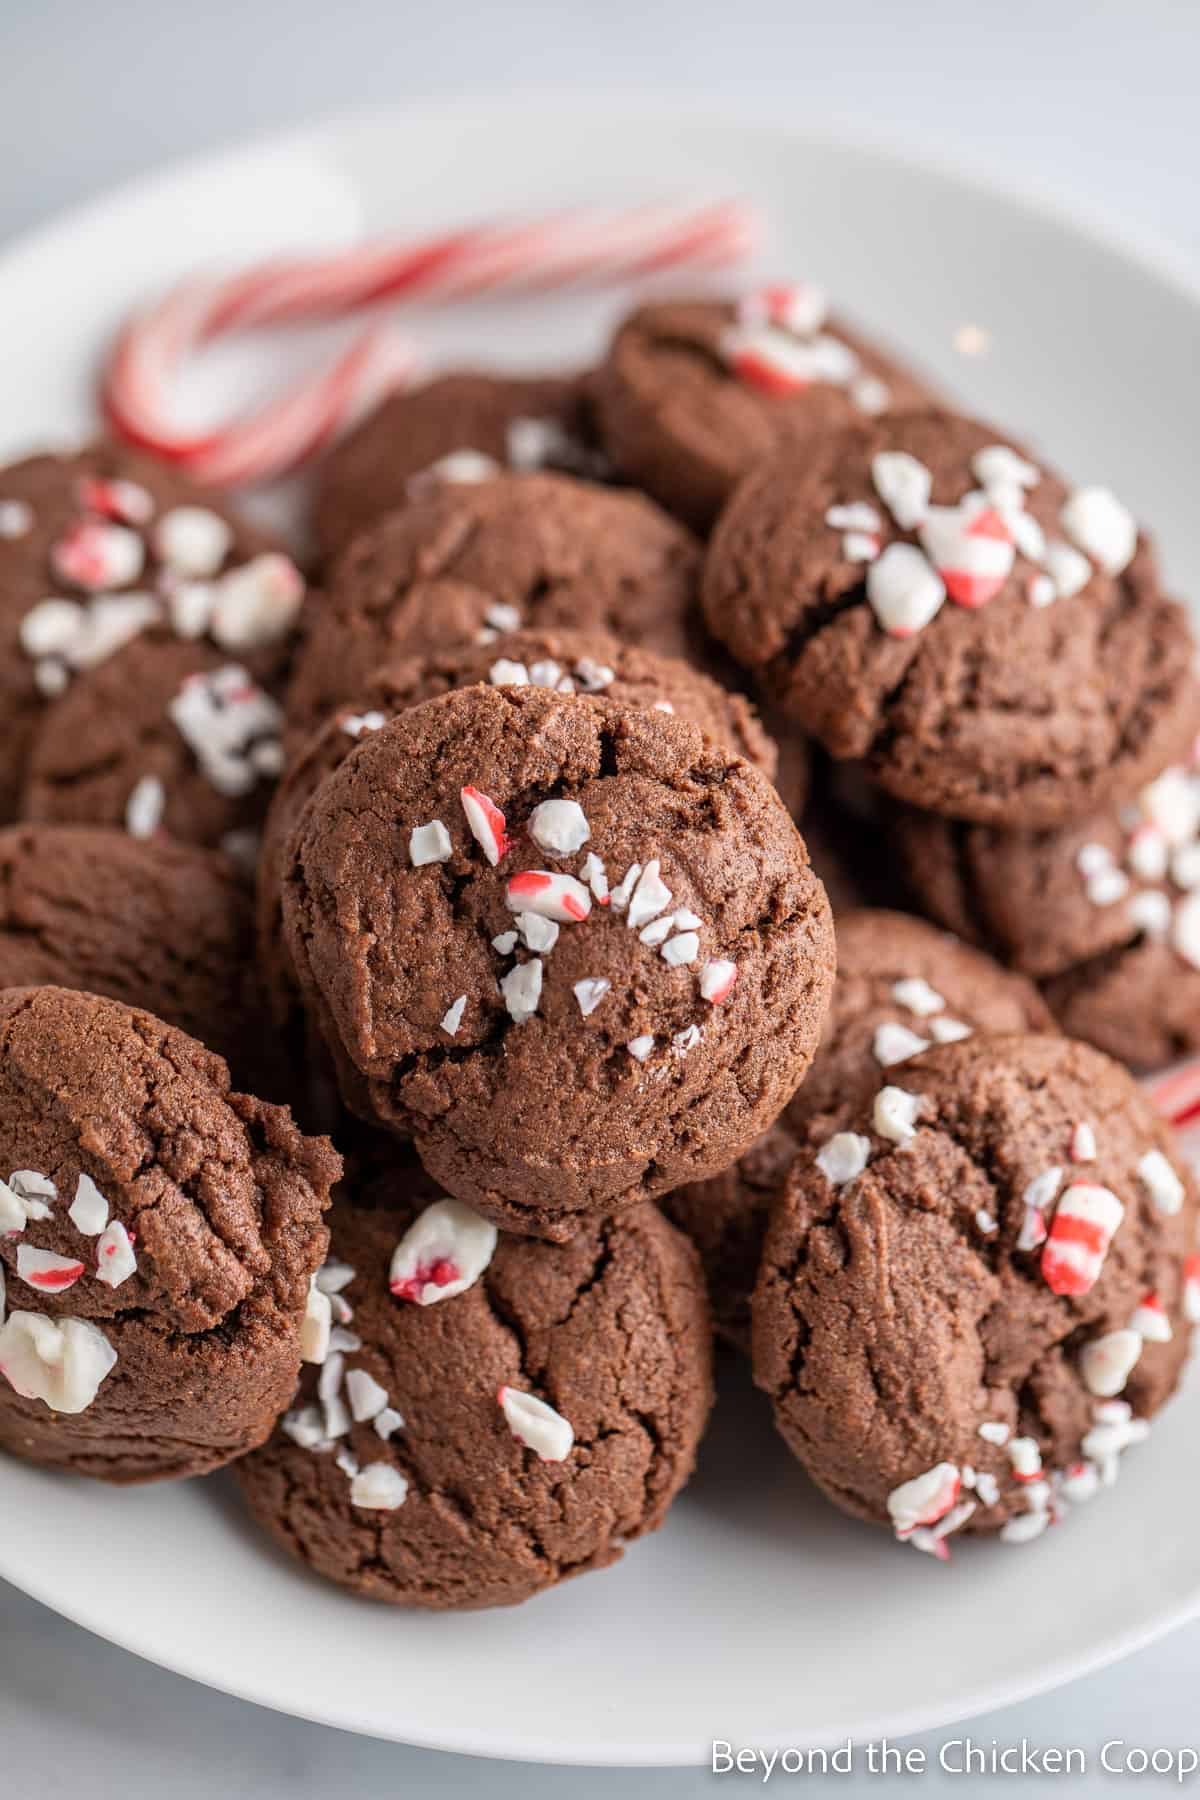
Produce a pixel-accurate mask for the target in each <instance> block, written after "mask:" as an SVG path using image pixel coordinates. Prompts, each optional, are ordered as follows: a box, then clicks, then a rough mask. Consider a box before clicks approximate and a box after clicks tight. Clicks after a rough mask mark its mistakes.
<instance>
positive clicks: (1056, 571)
mask: <svg viewBox="0 0 1200 1800" xmlns="http://www.w3.org/2000/svg"><path fill="white" fill-rule="evenodd" d="M1068 539H1069V540H1070V541H1068ZM1085 551H1086V552H1087V554H1085ZM704 603H705V610H706V613H707V617H708V621H709V624H710V626H711V628H712V630H713V631H714V633H715V634H716V635H717V636H718V637H719V638H720V639H721V640H722V641H723V642H724V644H725V645H726V647H727V648H728V649H729V650H730V652H731V653H732V654H733V656H734V657H735V658H736V659H737V660H738V661H739V662H740V663H742V664H743V665H744V666H745V667H747V668H750V669H753V670H754V671H755V672H756V674H757V675H758V676H759V678H760V680H761V681H762V683H763V684H764V687H765V689H766V691H767V693H768V694H769V696H770V698H771V699H772V701H773V702H774V703H775V704H777V705H779V706H780V707H782V708H783V709H784V710H785V711H787V712H788V713H789V714H790V715H791V716H792V717H793V718H795V719H796V720H797V721H798V722H799V723H800V724H801V725H802V726H803V727H804V729H805V730H806V731H808V732H810V733H811V734H812V735H813V736H814V737H815V738H817V739H819V740H820V742H821V743H823V744H824V746H825V748H826V749H827V750H828V751H829V753H830V755H832V756H834V757H837V758H848V757H853V758H862V759H864V761H865V764H866V768H867V770H868V772H869V773H870V775H871V776H872V778H873V779H874V780H875V781H877V782H878V783H879V784H880V785H881V786H882V787H884V788H886V789H887V790H888V792H890V793H892V794H894V795H896V796H897V797H899V798H900V799H902V800H907V801H909V802H910V803H911V804H913V805H915V806H920V807H923V808H924V809H926V810H927V811H930V812H938V813H943V814H946V815H948V816H949V817H952V818H963V819H972V820H976V821H979V822H983V823H988V824H1003V825H1006V826H1008V827H1010V828H1016V827H1032V826H1041V825H1050V824H1058V823H1061V822H1062V821H1063V820H1065V819H1069V818H1072V817H1075V816H1078V815H1079V814H1080V813H1081V812H1083V811H1090V810H1091V809H1093V808H1094V807H1096V806H1097V805H1099V804H1101V803H1103V802H1104V801H1106V800H1109V799H1114V798H1115V799H1120V798H1123V797H1124V796H1125V795H1126V794H1129V793H1131V792H1133V791H1134V790H1135V789H1136V788H1137V787H1138V786H1139V785H1140V784H1141V783H1142V782H1143V781H1145V780H1147V779H1148V777H1150V776H1151V775H1153V774H1154V773H1155V772H1157V770H1159V769H1161V768H1162V767H1163V766H1164V764H1165V763H1167V762H1169V761H1170V760H1171V758H1172V757H1173V756H1175V755H1178V754H1179V753H1180V752H1181V751H1182V750H1183V749H1184V748H1185V746H1188V745H1190V742H1191V739H1192V736H1193V735H1194V732H1195V729H1196V725H1197V721H1198V718H1200V702H1198V699H1197V687H1196V683H1195V679H1194V677H1193V674H1192V657H1193V647H1192V641H1191V634H1190V631H1189V629H1188V624H1187V619H1186V617H1185V615H1184V613H1183V611H1182V609H1181V608H1180V607H1179V606H1177V605H1176V604H1175V603H1174V602H1173V601H1171V600H1169V599H1168V598H1167V597H1166V596H1165V595H1164V593H1163V592H1162V589H1161V586H1160V584H1159V580H1158V575H1157V570H1156V567H1155V562H1154V555H1153V551H1152V549H1151V548H1150V546H1149V544H1148V543H1147V542H1146V540H1145V539H1144V538H1140V537H1139V536H1138V533H1137V528H1136V526H1135V524H1134V522H1133V520H1132V518H1131V517H1130V515H1129V514H1128V513H1127V512H1126V511H1125V509H1124V508H1123V507H1122V506H1121V505H1120V503H1119V502H1118V501H1117V500H1115V499H1114V498H1113V496H1112V495H1111V494H1108V493H1107V492H1106V491H1105V490H1102V489H1097V488H1084V489H1076V490H1075V491H1073V492H1072V491H1070V490H1069V489H1068V488H1067V487H1066V486H1064V484H1063V483H1062V482H1061V481H1060V480H1059V479H1058V477H1057V476H1054V475H1051V474H1049V473H1043V472H1042V471H1041V470H1039V469H1037V468H1036V467H1035V466H1034V464H1032V463H1031V462H1029V461H1028V460H1027V459H1026V458H1025V457H1024V456H1023V455H1021V454H1018V453H1017V452H1016V451H1014V450H1012V449H1011V448H1010V447H1009V446H1008V445H1006V444H1003V443H1000V442H997V440H996V435H995V433H994V432H993V431H992V430H991V428H990V427H988V426H986V425H980V424H977V423H976V422H974V421H973V420H970V419H964V418H961V417H958V416H957V415H954V414H950V413H934V412H925V413H913V414H910V415H908V416H907V417H904V418H894V419H888V420H880V421H878V422H877V423H876V424H874V425H872V426H864V427H860V428H857V429H854V430H849V431H846V432H844V433H842V434H840V435H838V436H836V437H833V438H830V439H829V440H827V441H826V442H825V443H823V444H822V445H821V446H820V448H819V449H817V450H815V451H808V452H805V453H804V454H800V453H799V452H791V453H787V454H784V455H781V456H779V457H777V458H775V459H773V460H772V461H771V462H770V463H768V464H764V465H763V466H762V467H760V468H759V469H758V470H756V471H755V472H754V473H753V474H752V475H750V476H749V477H747V479H746V481H745V482H744V483H743V484H742V486H741V487H740V488H739V489H738V493H737V496H736V498H735V499H734V500H733V501H732V502H731V504H730V506H729V508H728V510H727V511H726V512H725V514H724V515H723V517H722V519H721V523H720V525H719V527H718V529H717V531H716V533H715V535H714V537H713V542H712V547H711V550H710V553H709V558H708V563H707V566H706V570H705V583H704Z"/></svg>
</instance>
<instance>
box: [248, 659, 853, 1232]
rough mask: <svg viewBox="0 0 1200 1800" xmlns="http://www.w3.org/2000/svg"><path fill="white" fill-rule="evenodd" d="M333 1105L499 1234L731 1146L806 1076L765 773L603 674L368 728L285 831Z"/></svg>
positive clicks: (822, 961)
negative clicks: (600, 686) (334, 1091)
mask: <svg viewBox="0 0 1200 1800" xmlns="http://www.w3.org/2000/svg"><path fill="white" fill-rule="evenodd" d="M282 888H283V900H282V905H283V924H284V933H285V938H286V943H287V951H288V955H289V957H290V959H291V962H292V966H293V967H294V969H295V971H296V976H297V979H298V981H299V984H300V988H301V993H302V996H303V999H304V1002H305V1004H306V1006H308V1007H309V1009H310V1011H311V1012H312V1014H313V1016H314V1018H315V1019H316V1020H317V1022H318V1024H319V1026H320V1029H321V1031H322V1034H323V1036H324V1038H325V1041H326V1044H327V1045H328V1047H329V1050H330V1051H331V1053H332V1055H333V1058H334V1061H335V1063H336V1065H337V1068H338V1074H339V1080H340V1082H341V1084H342V1089H343V1093H344V1096H345V1099H346V1101H347V1103H348V1104H349V1105H350V1107H351V1108H352V1109H353V1110H356V1111H358V1112H359V1113H360V1114H361V1115H362V1116H364V1117H368V1118H373V1119H375V1120H376V1121H378V1122H379V1123H381V1124H384V1125H386V1126H388V1127H389V1128H391V1129H392V1130H394V1131H398V1132H400V1133H402V1134H406V1135H411V1136H412V1137H413V1138H414V1139H415V1141H416V1144H417V1147H418V1150H419V1151H420V1154H421V1157H422V1159H423V1161H424V1162H425V1164H426V1166H427V1167H428V1168H429V1170H430V1172H431V1173H432V1174H433V1175H434V1176H435V1177H436V1178H437V1179H438V1180H439V1181H440V1182H441V1183H442V1184H443V1185H444V1186H445V1187H446V1189H447V1190H448V1191H449V1192H450V1193H452V1194H454V1195H455V1196H456V1197H457V1198H459V1199H461V1200H464V1201H466V1202H467V1203H468V1204H470V1205H472V1206H474V1207H476V1208H477V1209H478V1210H479V1211H480V1212H481V1213H483V1214H484V1216H485V1217H488V1218H490V1219H492V1220H493V1221H494V1222H495V1223H497V1224H499V1225H502V1226H504V1227H505V1228H506V1229H509V1230H515V1231H519V1232H526V1233H529V1234H532V1235H535V1236H545V1237H549V1238H552V1239H556V1240H563V1239H566V1238H568V1237H569V1236H571V1234H572V1233H573V1232H575V1231H577V1230H578V1229H579V1228H580V1227H581V1225H583V1224H584V1223H585V1222H586V1221H587V1220H588V1219H589V1218H595V1217H601V1216H604V1215H606V1214H608V1213H611V1212H615V1211H617V1210H618V1209H620V1208H623V1207H626V1206H630V1205H633V1204H634V1203H635V1202H637V1201H638V1200H640V1199H652V1198H655V1197H656V1196H658V1195H660V1194H663V1193H667V1192H669V1191H670V1190H671V1188H673V1187H677V1186H679V1185H680V1184H681V1183H683V1182H684V1181H687V1180H692V1179H696V1178H698V1177H700V1176H702V1175H704V1174H707V1173H712V1172H715V1171H716V1170H717V1169H718V1168H723V1167H725V1166H726V1165H727V1164H728V1163H729V1161H730V1160H731V1158H732V1157H734V1156H736V1155H738V1154H739V1153H740V1152H741V1151H742V1150H744V1149H745V1148H747V1147H748V1146H749V1144H750V1143H751V1142H752V1141H753V1139H754V1138H755V1137H756V1136H757V1135H758V1134H759V1133H760V1132H761V1131H762V1130H764V1129H765V1128H766V1126H767V1125H768V1124H770V1122H771V1121H772V1119H773V1118H774V1117H775V1115H776V1114H777V1113H778V1112H779V1110H780V1108H781V1107H782V1106H783V1104H784V1102H785V1100H786V1099H787V1098H788V1097H789V1095H790V1094H791V1093H792V1092H793V1091H794V1089H795V1087H796V1085H797V1084H798V1082H799V1081H800V1080H801V1078H802V1077H803V1075H804V1074H805V1072H806V1070H807V1068H808V1064H809V1062H810V1060H811V1057H812V1053H813V1050H814V1049H815V1046H816V1041H817V1037H818V1034H819V1032H820V1029H821V1024H822V1021H823V1018H824V1014H825V1009H826V1006H827V1004H828V999H829V991H830V987H831V984H832V979H833V961H834V953H833V934H832V928H831V924H830V917H829V908H828V904H827V902H826V899H825V895H824V891H823V889H822V887H821V884H820V882H819V881H818V880H817V878H816V877H815V875H814V874H813V872H812V869H811V868H810V866H809V863H808V858H807V854H806V852H805V849H804V845H803V842H802V840H801V838H800V836H799V834H798V833H797V831H796V828H795V826H794V825H793V823H792V821H791V819H790V817H789V816H788V814H787V812H786V810H785V808H784V807H783V804H782V802H781V801H780V799H779V797H778V795H777V794H776V792H775V790H774V788H773V787H772V786H771V784H770V783H769V781H768V780H767V778H766V776H765V775H763V774H762V773H761V772H760V771H759V770H758V769H755V768H754V767H753V766H752V765H751V764H749V763H748V762H746V761H744V760H743V759H742V758H740V757H738V756H736V755H735V754H734V753H733V752H732V751H731V750H729V749H728V748H727V747H726V746H724V745H722V744H719V743H717V742H716V741H715V740H713V739H711V738H706V737H705V736H703V735H702V733H701V732H700V731H698V730H697V729H696V727H695V726H694V725H690V724H688V723H685V722H684V721H683V720H682V719H681V718H678V717H672V716H671V715H670V714H667V713H660V712H656V711H653V710H651V711H643V710H640V709H637V708H634V707H629V706H618V705H616V704H614V703H613V702H611V701H608V700H605V699H604V698H602V697H599V696H584V695H580V694H578V693H576V694H561V693H556V692H553V691H551V690H549V689H545V688H539V687H534V686H533V685H525V686H501V687H493V686H490V685H488V686H483V685H480V686H476V687H470V688H462V689H458V690H456V691H454V692H452V693H448V694H445V695H444V696H443V697H442V698H440V699H437V700H428V701H424V702H423V703H421V704H420V705H419V706H415V707H412V708H410V709H409V710H408V711H407V712H405V713H402V714H401V715H400V716H399V717H397V718H396V719H394V720H392V721H391V723H389V724H385V725H383V726H382V727H380V728H379V729H378V730H375V731H371V732H368V733H367V734H366V735H364V736H363V737H362V738H361V739H360V740H359V742H358V743H357V745H356V746H355V748H354V749H353V751H352V752H351V754H350V755H349V756H348V757H347V758H346V759H345V760H344V761H343V762H342V763H341V764H340V766H339V767H338V768H337V769H336V770H334V772H333V773H332V774H330V775H328V776H327V777H326V779H325V780H324V781H323V782H322V783H321V785H320V787H319V788H318V789H317V790H316V792H315V793H314V794H313V795H312V797H311V798H310V799H309V801H308V803H307V805H306V806H305V808H304V811H303V812H302V814H301V816H300V819H299V820H298V822H297V824H296V825H295V827H294V828H293V831H292V833H291V836H290V838H289V840H288V843H287V845H286V848H285V851H284V863H283V884H282Z"/></svg>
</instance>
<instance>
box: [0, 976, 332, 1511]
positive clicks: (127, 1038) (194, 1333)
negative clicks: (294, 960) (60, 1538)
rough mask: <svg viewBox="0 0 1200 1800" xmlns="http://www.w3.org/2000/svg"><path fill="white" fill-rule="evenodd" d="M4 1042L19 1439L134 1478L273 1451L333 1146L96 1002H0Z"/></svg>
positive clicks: (10, 1366)
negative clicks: (264, 1448) (269, 1441)
mask: <svg viewBox="0 0 1200 1800" xmlns="http://www.w3.org/2000/svg"><path fill="white" fill-rule="evenodd" d="M0 1051H2V1053H0V1168H2V1169H3V1171H4V1177H5V1179H4V1181H3V1182H2V1183H0V1225H2V1229H3V1235H2V1236H0V1267H2V1268H3V1273H4V1277H5V1287H6V1290H7V1317H6V1318H5V1319H4V1323H3V1324H2V1325H0V1448H3V1449H5V1450H9V1451H12V1452H13V1453H14V1454H15V1455H18V1456H22V1457H25V1458H27V1459H28V1460H29V1461H31V1462H39V1463H45V1464H47V1465H49V1466H51V1467H55V1468H60V1469H69V1470H71V1471H73V1472H74V1473H75V1474H79V1475H93V1476H97V1477H99V1478H100V1479H102V1480H106V1481H116V1482H132V1481H154V1480H159V1479H162V1478H165V1477H167V1476H177V1475H200V1474H203V1473H204V1472H205V1471H206V1470H209V1469H215V1468H217V1467H218V1466H219V1465H220V1464H222V1463H225V1462H229V1461H230V1460H231V1459H232V1458H233V1457H235V1456H241V1455H242V1454H243V1453H244V1452H245V1451H246V1450H249V1449H251V1448H253V1446H254V1445H256V1444H259V1443H262V1442H263V1440H264V1439H265V1438H266V1437H267V1436H268V1435H269V1434H270V1431H271V1428H272V1426H273V1424H274V1422H275V1418H276V1416H277V1415H278V1413H279V1411H280V1410H281V1408H282V1407H284V1406H285V1405H286V1404H287V1400H288V1397H289V1395H290V1394H291V1393H292V1391H293V1390H294V1387H295V1383H296V1379H297V1375H298V1373H299V1368H300V1356H301V1331H302V1326H303V1324H304V1321H305V1317H306V1310H307V1308H308V1294H309V1284H310V1281H311V1278H312V1277H313V1275H314V1274H315V1272H316V1270H317V1268H318V1267H319V1265H320V1263H321V1259H322V1257H323V1255H324V1253H325V1248H326V1244H327V1241H328V1234H327V1232H326V1230H325V1227H324V1225H323V1224H322V1222H321V1212H322V1209H323V1207H324V1206H325V1205H326V1203H327V1201H328V1198H329V1191H330V1185H331V1183H332V1182H333V1181H334V1180H335V1179H336V1178H337V1175H338V1173H339V1172H340V1168H341V1165H340V1163H339V1161H338V1158H337V1157H336V1156H335V1155H334V1153H333V1151H332V1149H331V1148H330V1146H329V1143H328V1142H327V1141H326V1140H325V1139H320V1138H316V1139H314V1138H304V1137H302V1136H301V1135H300V1133H299V1132H298V1131H297V1130H296V1128H295V1126H294V1125H293V1124H292V1120H291V1117H290V1115H289V1114H288V1112H287V1111H286V1110H285V1109H284V1108H282V1107H275V1106H268V1105H266V1104H265V1103H264V1102H263V1101H260V1100H253V1099H251V1098H250V1097H249V1096H248V1095H245V1094H235V1093H231V1092H230V1088H229V1073H228V1070H227V1069H226V1067H225V1064H224V1063H223V1062H222V1061H221V1060H220V1058H219V1057H216V1056H213V1055H212V1054H211V1053H210V1052H209V1051H207V1050H205V1049H203V1048H202V1046H201V1045H200V1044H198V1043H196V1042H195V1040H194V1039H193V1038H190V1037H187V1036H186V1035H185V1034H184V1033H183V1032H182V1031H177V1030H176V1029H175V1028H174V1026H171V1025H164V1024H163V1023H162V1022H161V1021H160V1020H158V1019H155V1018H154V1017H152V1015H151V1014H150V1013H147V1012H141V1011H138V1010H135V1009H134V1008H132V1007H128V1006H122V1005H120V1004H119V1002H117V1001H115V1000H105V999H100V998H98V997H97V996H96V995H94V994H79V993H68V992H67V991H66V989H64V988H54V987H42V988H11V989H9V990H7V991H6V992H5V993H3V994H0ZM2 1311H3V1309H2V1308H0V1313H2Z"/></svg>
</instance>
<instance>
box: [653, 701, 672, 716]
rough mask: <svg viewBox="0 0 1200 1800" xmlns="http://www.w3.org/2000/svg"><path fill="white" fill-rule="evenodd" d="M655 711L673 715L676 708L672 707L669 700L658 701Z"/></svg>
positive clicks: (655, 704)
mask: <svg viewBox="0 0 1200 1800" xmlns="http://www.w3.org/2000/svg"><path fill="white" fill-rule="evenodd" d="M653 710H654V711H655V712H665V713H673V712H674V711H675V708H674V707H673V706H672V704H671V702H670V701H669V700H656V701H655V702H654V709H653Z"/></svg>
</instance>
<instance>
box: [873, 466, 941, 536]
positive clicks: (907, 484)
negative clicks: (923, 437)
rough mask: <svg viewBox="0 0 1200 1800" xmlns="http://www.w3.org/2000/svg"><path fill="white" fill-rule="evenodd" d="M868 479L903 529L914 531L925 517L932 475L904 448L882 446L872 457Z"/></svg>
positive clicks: (931, 488) (931, 486)
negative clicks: (869, 477) (888, 448)
mask: <svg viewBox="0 0 1200 1800" xmlns="http://www.w3.org/2000/svg"><path fill="white" fill-rule="evenodd" d="M871 480H872V481H873V482H874V484H875V492H876V493H877V494H878V495H879V498H880V499H881V500H882V501H883V504H884V505H885V506H886V507H887V509H888V511H889V512H890V513H891V515H892V517H893V519H895V521H896V523H897V525H899V527H900V529H901V530H902V531H913V530H915V529H916V527H917V526H918V525H919V524H920V523H921V521H922V519H923V518H924V517H925V514H926V511H927V510H928V507H929V496H930V494H931V493H932V492H933V476H932V474H931V473H930V471H929V470H928V469H927V468H926V467H925V464H924V463H923V462H918V461H917V459H916V457H915V456H910V455H909V454H908V452H907V450H881V451H880V452H879V454H878V455H877V456H874V457H872V459H871Z"/></svg>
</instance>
